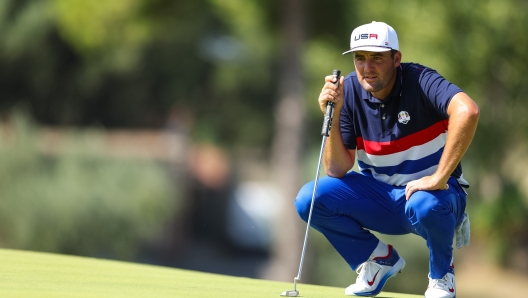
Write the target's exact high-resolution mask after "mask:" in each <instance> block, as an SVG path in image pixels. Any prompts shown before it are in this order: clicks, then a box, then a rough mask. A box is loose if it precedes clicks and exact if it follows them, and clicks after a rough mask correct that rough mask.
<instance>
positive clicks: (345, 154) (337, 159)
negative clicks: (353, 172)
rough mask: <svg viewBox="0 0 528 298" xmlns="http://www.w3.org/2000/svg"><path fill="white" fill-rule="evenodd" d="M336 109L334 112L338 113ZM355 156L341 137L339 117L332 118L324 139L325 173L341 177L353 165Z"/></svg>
mask: <svg viewBox="0 0 528 298" xmlns="http://www.w3.org/2000/svg"><path fill="white" fill-rule="evenodd" d="M338 113H339V111H336V113H335V114H337V115H339V114H338ZM354 158H355V156H351V155H350V152H349V151H348V150H347V149H346V147H345V145H344V144H343V139H342V138H341V129H340V126H339V117H336V118H335V119H334V120H333V124H332V128H331V130H330V136H328V138H327V140H326V147H325V152H324V155H323V166H324V168H325V171H326V174H327V175H328V176H331V177H343V176H344V175H345V174H346V173H347V172H348V171H349V170H350V169H351V168H352V167H353V166H354Z"/></svg>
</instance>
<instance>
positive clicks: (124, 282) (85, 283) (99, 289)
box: [0, 249, 422, 298]
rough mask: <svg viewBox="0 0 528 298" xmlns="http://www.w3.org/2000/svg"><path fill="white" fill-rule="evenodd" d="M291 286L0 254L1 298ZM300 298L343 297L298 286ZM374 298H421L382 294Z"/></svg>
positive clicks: (242, 292) (242, 293) (259, 291)
mask: <svg viewBox="0 0 528 298" xmlns="http://www.w3.org/2000/svg"><path fill="white" fill-rule="evenodd" d="M292 287H293V282H292V283H286V282H275V281H267V280H259V279H251V278H242V277H232V276H225V275H217V274H209V273H202V272H196V271H189V270H181V269H173V268H166V267H160V266H150V265H143V264H135V263H126V262H118V261H111V260H101V259H93V258H85V257H76V256H66V255H56V254H49V253H40V252H29V251H19V250H9V249H0V297H54V298H55V297H98V298H99V297H112V298H115V297H127V298H128V297H171V298H174V297H189V298H193V297H196V298H204V297H219V298H223V297H229V298H233V297H251V298H259V297H277V298H278V297H280V293H281V292H283V291H285V290H291V289H292ZM297 290H299V291H300V296H301V297H307V298H308V297H309V298H316V297H321V298H323V297H324V298H327V297H346V296H345V295H344V290H343V289H342V288H334V287H323V286H315V285H307V284H299V285H297ZM377 297H387V298H388V297H391V298H399V297H422V296H418V295H404V294H394V293H387V292H384V293H381V294H380V295H378V296H377Z"/></svg>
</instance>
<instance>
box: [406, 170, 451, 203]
mask: <svg viewBox="0 0 528 298" xmlns="http://www.w3.org/2000/svg"><path fill="white" fill-rule="evenodd" d="M448 188H449V185H448V184H447V183H446V181H444V180H439V179H436V178H435V177H434V176H425V177H423V178H420V179H418V180H413V181H410V182H409V183H407V186H406V187H405V199H406V200H409V199H410V198H411V195H412V194H413V193H414V192H416V191H419V190H445V189H448Z"/></svg>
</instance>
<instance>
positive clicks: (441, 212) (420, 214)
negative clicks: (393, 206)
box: [405, 195, 450, 227]
mask: <svg viewBox="0 0 528 298" xmlns="http://www.w3.org/2000/svg"><path fill="white" fill-rule="evenodd" d="M405 213H406V215H407V217H408V218H409V219H410V220H411V222H412V223H413V224H417V223H418V224H420V225H421V226H423V227H433V226H437V225H438V224H439V222H438V221H440V220H443V218H444V216H445V215H448V214H449V213H450V211H449V209H448V208H446V207H445V206H443V205H442V204H440V203H439V202H438V200H437V199H435V198H434V197H433V196H427V195H426V196H423V195H422V196H420V195H417V196H413V197H411V199H410V200H409V202H408V203H407V206H406V208H405Z"/></svg>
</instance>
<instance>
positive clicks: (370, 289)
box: [345, 245, 432, 297]
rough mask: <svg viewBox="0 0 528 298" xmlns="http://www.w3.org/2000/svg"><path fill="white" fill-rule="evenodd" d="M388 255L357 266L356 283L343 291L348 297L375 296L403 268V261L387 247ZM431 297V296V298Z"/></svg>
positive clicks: (394, 251) (393, 250)
mask: <svg viewBox="0 0 528 298" xmlns="http://www.w3.org/2000/svg"><path fill="white" fill-rule="evenodd" d="M388 249H389V253H388V255H387V256H385V257H376V258H373V259H372V260H368V261H366V262H365V263H363V264H361V265H359V267H358V268H357V270H356V272H357V273H358V274H359V275H358V277H357V278H356V283H355V284H353V285H350V286H349V287H348V288H346V289H345V295H348V296H376V295H378V294H379V292H381V289H382V288H383V286H385V283H386V282H387V280H388V279H389V278H391V277H393V276H394V275H396V274H397V273H398V272H401V270H402V269H403V267H405V260H404V259H403V258H402V257H400V256H399V255H398V252H396V250H395V249H394V248H393V247H392V245H388ZM431 297H432V296H431Z"/></svg>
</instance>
